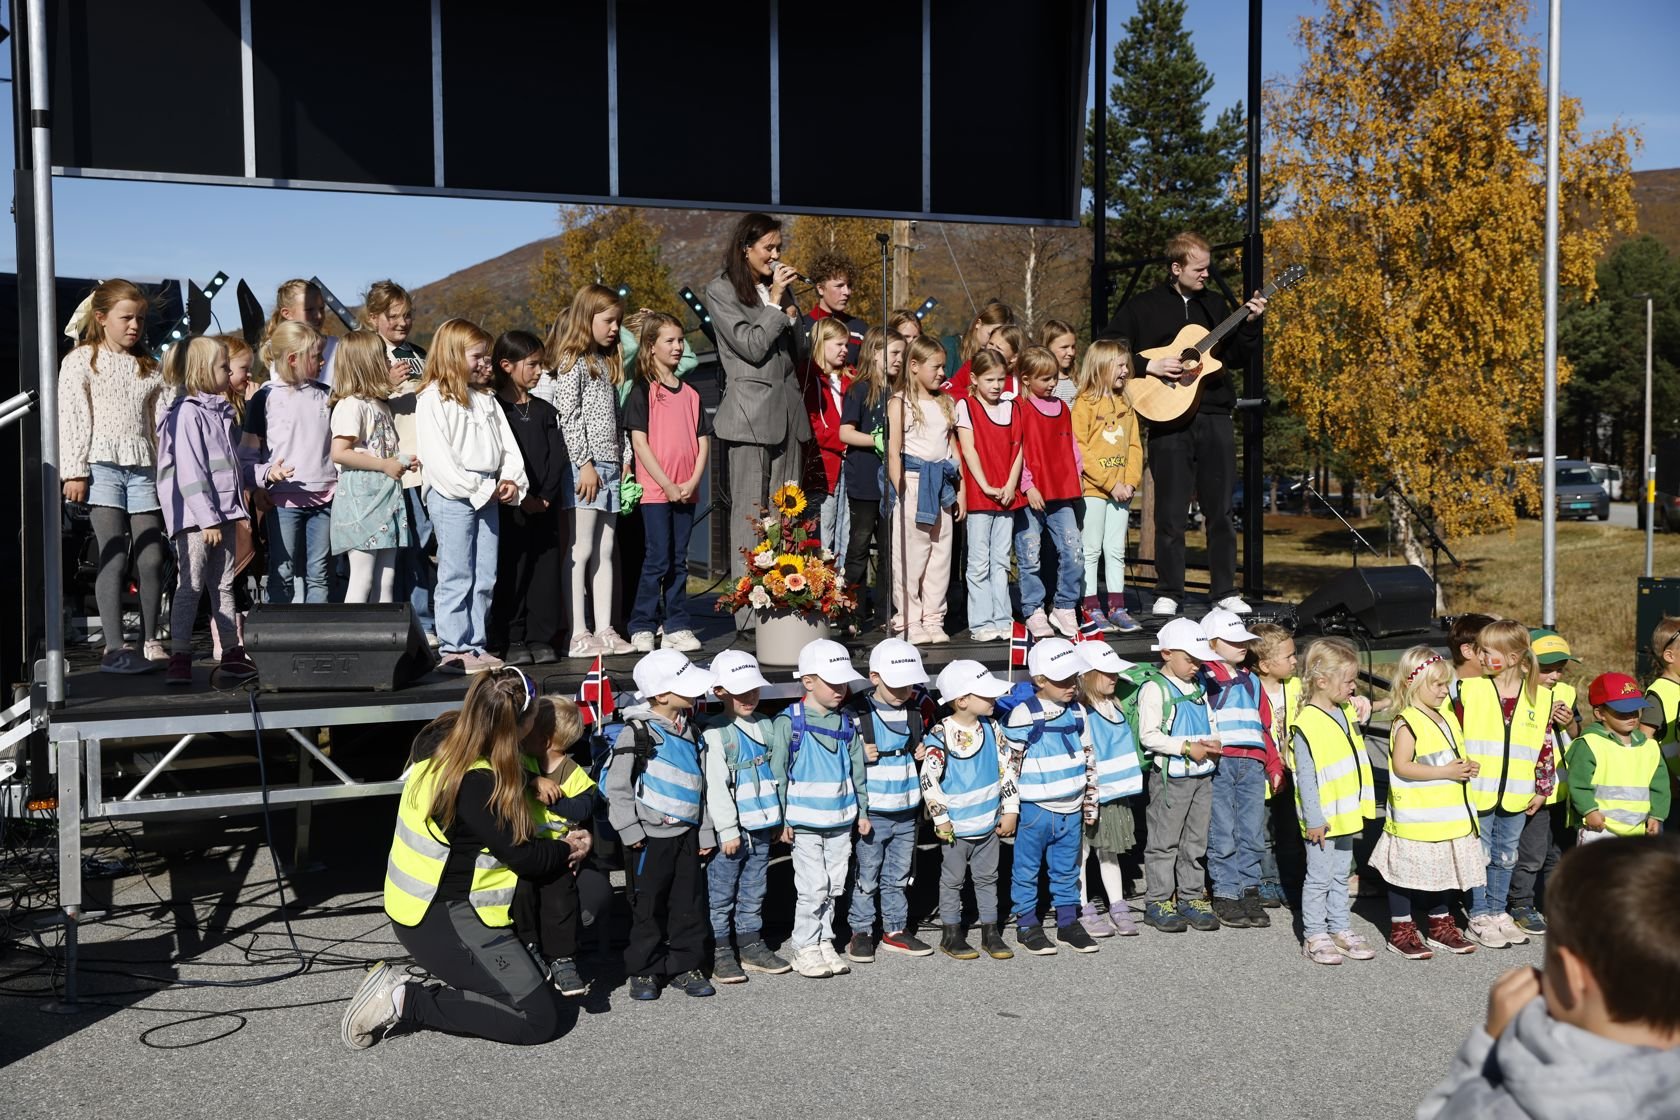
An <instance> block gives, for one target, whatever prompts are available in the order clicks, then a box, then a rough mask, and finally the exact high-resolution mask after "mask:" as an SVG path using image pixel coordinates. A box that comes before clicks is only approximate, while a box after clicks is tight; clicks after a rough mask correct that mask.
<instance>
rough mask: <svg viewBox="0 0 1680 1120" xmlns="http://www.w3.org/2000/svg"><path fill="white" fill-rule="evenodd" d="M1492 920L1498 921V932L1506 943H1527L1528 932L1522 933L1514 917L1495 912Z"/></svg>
mask: <svg viewBox="0 0 1680 1120" xmlns="http://www.w3.org/2000/svg"><path fill="white" fill-rule="evenodd" d="M1493 920H1494V921H1495V922H1498V923H1499V933H1500V935H1501V936H1503V937H1504V938H1505V942H1506V944H1508V945H1527V944H1528V934H1526V933H1524V932H1523V931H1522V929H1521V928H1520V927H1518V925H1517V923H1516V919H1514V918H1512V917H1511V915H1509V914H1495V915H1494V916H1493Z"/></svg>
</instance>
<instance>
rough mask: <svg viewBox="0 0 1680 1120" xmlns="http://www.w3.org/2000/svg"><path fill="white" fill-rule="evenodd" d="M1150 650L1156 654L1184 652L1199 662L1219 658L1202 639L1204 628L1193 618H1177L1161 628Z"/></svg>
mask: <svg viewBox="0 0 1680 1120" xmlns="http://www.w3.org/2000/svg"><path fill="white" fill-rule="evenodd" d="M1149 648H1150V649H1152V650H1155V651H1156V652H1162V651H1165V650H1169V649H1176V650H1182V651H1183V652H1185V653H1188V654H1189V655H1190V656H1191V657H1194V658H1195V659H1196V660H1197V661H1213V660H1214V659H1216V658H1217V657H1218V656H1219V655H1218V654H1216V653H1214V652H1213V647H1212V646H1210V645H1208V644H1207V639H1206V638H1203V637H1202V628H1201V627H1200V626H1198V625H1197V624H1196V620H1195V619H1193V618H1175V619H1173V620H1172V621H1171V622H1169V623H1167V624H1166V625H1165V626H1163V627H1161V629H1160V631H1159V632H1158V633H1156V635H1155V644H1154V645H1152V646H1150V647H1149Z"/></svg>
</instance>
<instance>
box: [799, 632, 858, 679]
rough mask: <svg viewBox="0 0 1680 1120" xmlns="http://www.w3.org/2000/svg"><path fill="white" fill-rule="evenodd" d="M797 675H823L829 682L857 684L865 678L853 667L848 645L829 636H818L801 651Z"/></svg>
mask: <svg viewBox="0 0 1680 1120" xmlns="http://www.w3.org/2000/svg"><path fill="white" fill-rule="evenodd" d="M793 675H794V676H795V677H821V678H822V679H823V680H825V681H827V682H828V683H829V684H855V683H856V682H858V681H861V680H863V677H862V676H860V675H859V674H858V671H857V670H856V669H854V668H852V655H851V654H850V653H847V652H846V647H845V646H843V645H841V644H840V643H839V642H836V641H832V640H831V639H828V638H818V639H817V640H816V641H814V642H812V643H810V644H809V645H807V646H806V647H805V648H804V649H802V650H800V651H799V668H798V669H797V670H795V671H794V674H793Z"/></svg>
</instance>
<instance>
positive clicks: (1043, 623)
mask: <svg viewBox="0 0 1680 1120" xmlns="http://www.w3.org/2000/svg"><path fill="white" fill-rule="evenodd" d="M1027 633H1029V634H1031V635H1032V636H1033V638H1034V639H1038V638H1053V637H1055V636H1056V632H1055V631H1054V630H1052V629H1050V620H1049V619H1048V618H1046V617H1044V612H1043V611H1042V610H1036V611H1034V612H1033V613H1031V614H1029V615H1028V616H1027Z"/></svg>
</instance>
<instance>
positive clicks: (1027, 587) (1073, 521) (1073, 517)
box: [1015, 502, 1085, 615]
mask: <svg viewBox="0 0 1680 1120" xmlns="http://www.w3.org/2000/svg"><path fill="white" fill-rule="evenodd" d="M1046 525H1048V526H1049V528H1050V539H1051V541H1052V542H1054V543H1055V546H1056V598H1055V603H1054V605H1055V608H1056V609H1057V610H1062V609H1064V608H1065V609H1070V610H1071V609H1072V608H1074V607H1077V606H1078V605H1079V577H1080V574H1081V572H1083V571H1084V559H1083V557H1082V556H1081V555H1080V552H1081V550H1082V549H1084V547H1085V544H1084V539H1083V538H1082V537H1081V536H1080V534H1079V515H1078V514H1077V513H1076V512H1074V505H1073V503H1072V502H1045V503H1044V510H1043V512H1040V511H1038V510H1036V509H1033V508H1032V507H1031V506H1022V507H1021V508H1020V509H1018V510H1016V511H1015V563H1016V566H1017V567H1019V568H1020V575H1021V613H1022V614H1029V615H1030V614H1032V613H1033V612H1034V611H1037V610H1043V609H1044V608H1045V602H1044V595H1045V587H1044V582H1043V581H1042V580H1040V579H1039V578H1038V554H1039V543H1040V540H1041V538H1042V537H1043V536H1044V529H1045V526H1046Z"/></svg>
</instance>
